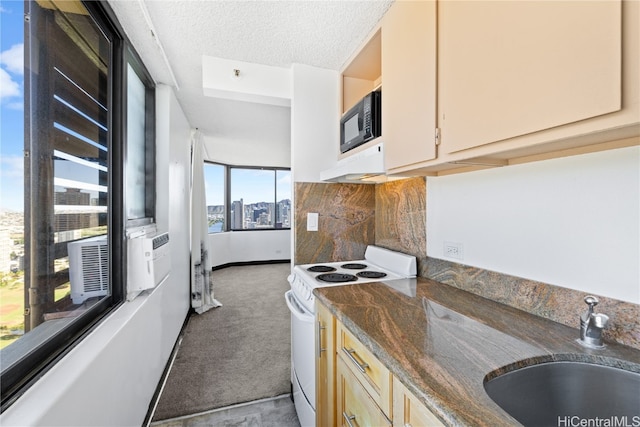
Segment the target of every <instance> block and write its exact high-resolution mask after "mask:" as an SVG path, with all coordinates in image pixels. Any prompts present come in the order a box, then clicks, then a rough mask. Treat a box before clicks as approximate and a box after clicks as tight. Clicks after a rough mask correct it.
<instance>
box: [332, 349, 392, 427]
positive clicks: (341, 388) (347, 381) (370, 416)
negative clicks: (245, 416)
mask: <svg viewBox="0 0 640 427" xmlns="http://www.w3.org/2000/svg"><path fill="white" fill-rule="evenodd" d="M336 373H337V381H336V386H337V387H336V388H337V402H336V417H337V418H338V423H337V424H338V426H343V427H357V426H361V427H364V426H377V427H378V426H379V427H382V426H391V422H390V421H389V419H388V418H387V417H386V416H385V414H384V413H383V412H382V410H381V409H380V408H379V407H378V405H377V402H375V401H374V399H373V398H372V397H371V396H370V395H369V393H368V392H367V391H366V390H365V388H364V387H363V385H362V384H361V383H360V381H358V379H356V377H355V375H354V374H353V371H352V370H351V369H350V368H349V367H347V364H346V363H345V361H344V360H342V359H341V358H338V361H337V370H336ZM347 419H348V421H347Z"/></svg>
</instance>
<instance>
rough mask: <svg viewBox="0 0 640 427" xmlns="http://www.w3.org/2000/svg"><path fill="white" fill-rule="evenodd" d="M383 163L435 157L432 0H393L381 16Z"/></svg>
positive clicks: (392, 164)
mask: <svg viewBox="0 0 640 427" xmlns="http://www.w3.org/2000/svg"><path fill="white" fill-rule="evenodd" d="M382 78H383V84H382V141H383V142H384V155H385V168H386V169H387V170H390V171H392V170H393V169H394V168H398V167H403V166H408V165H411V164H413V163H417V162H421V161H426V160H431V159H434V158H435V157H436V144H435V128H436V2H435V1H424V0H423V1H404V0H396V1H395V2H394V3H393V5H392V6H391V7H390V8H389V10H388V11H387V13H386V14H385V16H384V19H383V21H382Z"/></svg>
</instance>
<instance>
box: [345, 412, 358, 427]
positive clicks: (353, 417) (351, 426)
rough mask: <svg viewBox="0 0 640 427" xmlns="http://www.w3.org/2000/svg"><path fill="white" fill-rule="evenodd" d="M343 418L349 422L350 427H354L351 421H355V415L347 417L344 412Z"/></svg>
mask: <svg viewBox="0 0 640 427" xmlns="http://www.w3.org/2000/svg"><path fill="white" fill-rule="evenodd" d="M342 416H343V417H344V420H345V421H346V422H347V424H349V427H353V424H351V420H355V419H356V416H355V415H347V413H346V412H343V413H342Z"/></svg>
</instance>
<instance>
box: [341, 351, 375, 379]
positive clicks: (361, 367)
mask: <svg viewBox="0 0 640 427" xmlns="http://www.w3.org/2000/svg"><path fill="white" fill-rule="evenodd" d="M342 351H343V352H344V353H345V354H346V355H347V356H348V357H349V359H351V361H352V362H353V363H355V364H356V366H357V367H358V369H359V370H360V372H362V373H363V374H364V373H365V371H366V369H367V368H368V367H369V364H368V363H364V362H363V363H360V362H358V360H357V359H356V357H355V356H354V355H355V354H356V351H355V350H354V349H352V348H351V349H346V348H344V347H342Z"/></svg>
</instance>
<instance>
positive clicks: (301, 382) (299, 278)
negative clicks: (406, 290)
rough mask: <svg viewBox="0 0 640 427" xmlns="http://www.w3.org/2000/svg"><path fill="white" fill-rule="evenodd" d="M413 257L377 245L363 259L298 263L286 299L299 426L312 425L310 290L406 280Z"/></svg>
mask: <svg viewBox="0 0 640 427" xmlns="http://www.w3.org/2000/svg"><path fill="white" fill-rule="evenodd" d="M416 271H417V267H416V258H415V257H414V256H411V255H406V254H403V253H401V252H395V251H391V250H388V249H384V248H381V247H378V246H367V249H366V251H365V255H364V259H362V260H345V261H341V262H330V263H321V264H301V265H296V266H294V268H293V272H292V273H291V275H289V277H288V278H287V280H288V281H289V283H290V284H291V290H290V291H288V292H287V293H286V294H285V300H286V302H287V305H288V306H289V310H290V311H291V362H292V369H291V383H292V386H293V400H294V404H295V407H296V412H297V414H298V419H299V420H300V424H301V426H302V427H306V426H315V405H316V402H315V391H316V386H315V354H314V350H315V341H314V336H315V328H314V317H315V297H314V295H313V289H314V288H319V287H324V286H342V285H352V284H354V283H369V282H379V281H388V280H395V279H405V278H411V277H415V276H416Z"/></svg>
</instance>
